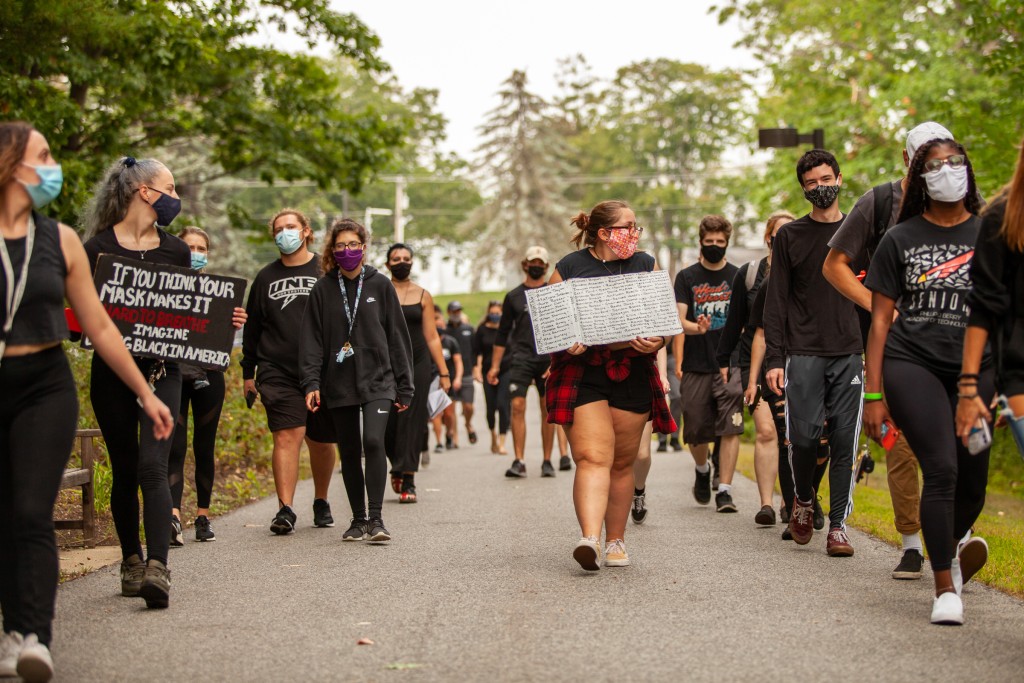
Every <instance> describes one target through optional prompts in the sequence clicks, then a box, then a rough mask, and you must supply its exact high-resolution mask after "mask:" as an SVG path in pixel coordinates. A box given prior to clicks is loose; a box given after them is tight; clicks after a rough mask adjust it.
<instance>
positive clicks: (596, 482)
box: [545, 201, 676, 571]
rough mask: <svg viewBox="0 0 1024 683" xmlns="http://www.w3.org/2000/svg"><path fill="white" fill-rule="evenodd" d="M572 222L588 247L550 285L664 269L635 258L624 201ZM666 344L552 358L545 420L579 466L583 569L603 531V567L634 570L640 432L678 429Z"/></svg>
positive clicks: (594, 560) (593, 561)
mask: <svg viewBox="0 0 1024 683" xmlns="http://www.w3.org/2000/svg"><path fill="white" fill-rule="evenodd" d="M572 223H573V224H574V225H575V226H576V229H577V233H576V237H575V238H574V239H573V243H574V244H576V246H577V247H584V248H582V249H579V251H576V252H573V253H571V254H569V255H568V256H566V257H565V258H563V259H562V260H561V261H559V262H558V263H557V264H556V265H555V272H554V273H553V274H552V275H551V279H550V280H549V281H548V284H555V283H558V282H562V281H563V280H570V279H572V278H577V277H609V276H611V275H625V274H628V273H646V272H651V271H653V270H657V269H658V265H657V263H655V261H654V257H653V256H651V255H650V254H646V253H643V252H637V251H636V246H637V243H638V242H639V241H640V235H641V234H642V233H643V228H641V227H639V226H638V225H637V224H636V216H635V215H633V211H632V209H630V208H629V205H628V204H626V203H625V202H622V201H605V202H601V203H600V204H598V205H597V206H595V207H594V208H593V209H592V210H591V212H590V214H589V215H587V214H585V213H580V214H579V215H578V216H576V217H575V218H574V219H573V220H572ZM636 303H637V305H640V304H641V303H642V302H636ZM665 342H666V340H665V338H664V337H638V338H636V339H632V340H630V341H628V342H620V343H616V344H608V345H602V346H592V347H587V346H584V345H583V344H580V343H576V344H573V345H572V346H571V347H569V348H568V349H567V350H565V351H560V352H558V353H553V354H551V374H550V375H549V376H548V381H547V391H546V392H545V398H546V400H547V408H548V422H551V423H553V424H560V425H563V426H564V428H565V433H566V435H567V436H568V437H569V444H570V445H571V446H572V457H573V459H574V460H575V461H576V479H575V481H574V482H573V503H574V504H575V506H576V517H577V518H578V519H579V523H580V529H581V530H582V533H583V537H582V538H581V539H580V541H579V543H577V544H576V548H575V549H574V550H573V559H575V560H576V561H577V562H579V564H580V566H581V567H583V569H585V570H588V571H595V570H597V569H599V568H600V557H601V527H602V526H603V527H604V529H605V550H604V564H605V566H606V567H625V566H627V565H629V555H628V554H626V545H625V541H624V540H623V538H624V535H625V532H626V520H627V518H628V517H629V509H630V507H631V506H632V503H633V491H634V489H633V461H634V460H636V456H637V452H638V450H639V448H640V438H641V436H642V435H643V432H644V426H645V425H646V424H647V421H648V420H651V419H653V420H654V431H656V432H658V433H660V434H673V433H675V431H676V424H675V421H674V420H673V419H672V416H671V414H670V413H669V410H668V403H667V402H666V400H665V389H664V387H663V386H662V383H661V379H660V376H659V373H658V369H657V367H656V366H655V356H656V354H657V353H658V351H659V350H660V349H663V348H664V347H665Z"/></svg>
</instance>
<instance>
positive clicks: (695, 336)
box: [672, 216, 743, 512]
mask: <svg viewBox="0 0 1024 683" xmlns="http://www.w3.org/2000/svg"><path fill="white" fill-rule="evenodd" d="M731 236H732V224H731V223H730V222H729V221H728V220H726V219H725V218H723V217H722V216H705V217H704V218H703V219H702V220H701V222H700V259H699V260H698V261H697V263H695V264H694V265H692V266H690V267H689V268H686V269H684V270H681V271H679V273H678V274H677V275H676V282H675V291H676V304H677V306H678V308H679V319H680V321H682V325H683V334H682V335H677V336H676V337H675V339H673V341H672V351H673V356H675V375H676V377H678V378H679V380H680V386H679V391H680V395H681V397H682V404H683V443H685V444H686V445H688V446H689V447H690V453H691V455H693V461H694V463H695V464H696V476H695V479H694V484H693V497H694V498H695V499H696V500H697V502H698V503H700V504H701V505H707V504H708V503H709V502H710V501H711V466H710V464H709V463H708V443H710V442H712V441H714V440H715V438H716V437H720V438H721V447H720V449H719V451H718V454H719V455H718V458H719V465H720V470H721V471H720V472H719V485H718V493H717V494H716V495H715V507H716V509H717V510H718V512H736V505H735V503H734V502H733V500H732V492H731V490H732V477H733V474H734V473H735V471H736V458H737V456H738V455H739V448H740V437H739V435H740V434H742V433H743V388H742V387H741V386H740V371H739V368H737V367H732V368H730V369H729V370H728V371H726V372H720V371H719V369H718V361H717V360H716V357H715V354H716V352H717V350H718V340H719V338H720V337H721V336H722V329H723V328H724V327H725V321H726V318H728V317H729V300H730V299H731V298H732V283H733V280H734V279H735V277H736V270H737V268H736V266H734V265H732V264H730V263H729V262H727V261H726V259H725V251H726V248H727V247H728V246H729V238H730V237H731ZM684 339H685V341H684ZM735 365H736V364H735V363H733V366H735Z"/></svg>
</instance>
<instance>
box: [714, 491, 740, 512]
mask: <svg viewBox="0 0 1024 683" xmlns="http://www.w3.org/2000/svg"><path fill="white" fill-rule="evenodd" d="M715 510H716V511H718V512H736V503H734V502H732V496H731V495H729V492H728V491H719V492H718V493H716V494H715Z"/></svg>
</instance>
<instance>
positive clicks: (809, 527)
mask: <svg viewBox="0 0 1024 683" xmlns="http://www.w3.org/2000/svg"><path fill="white" fill-rule="evenodd" d="M789 533H790V534H792V536H793V540H794V541H796V543H797V544H798V545H807V544H808V543H810V542H811V537H812V536H813V535H814V504H813V503H808V504H807V505H804V504H803V503H801V502H800V500H799V499H796V500H794V502H793V512H792V513H791V514H790V517H789Z"/></svg>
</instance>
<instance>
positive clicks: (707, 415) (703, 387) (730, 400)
mask: <svg viewBox="0 0 1024 683" xmlns="http://www.w3.org/2000/svg"><path fill="white" fill-rule="evenodd" d="M680 392H681V393H682V401H683V443H685V444H687V445H698V444H703V443H710V442H712V441H714V440H715V438H716V437H719V436H733V435H736V434H742V433H743V390H742V389H741V388H740V371H739V368H730V369H729V382H728V383H726V382H723V381H722V374H721V373H719V372H711V373H704V372H684V373H683V381H682V384H681V386H680Z"/></svg>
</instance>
